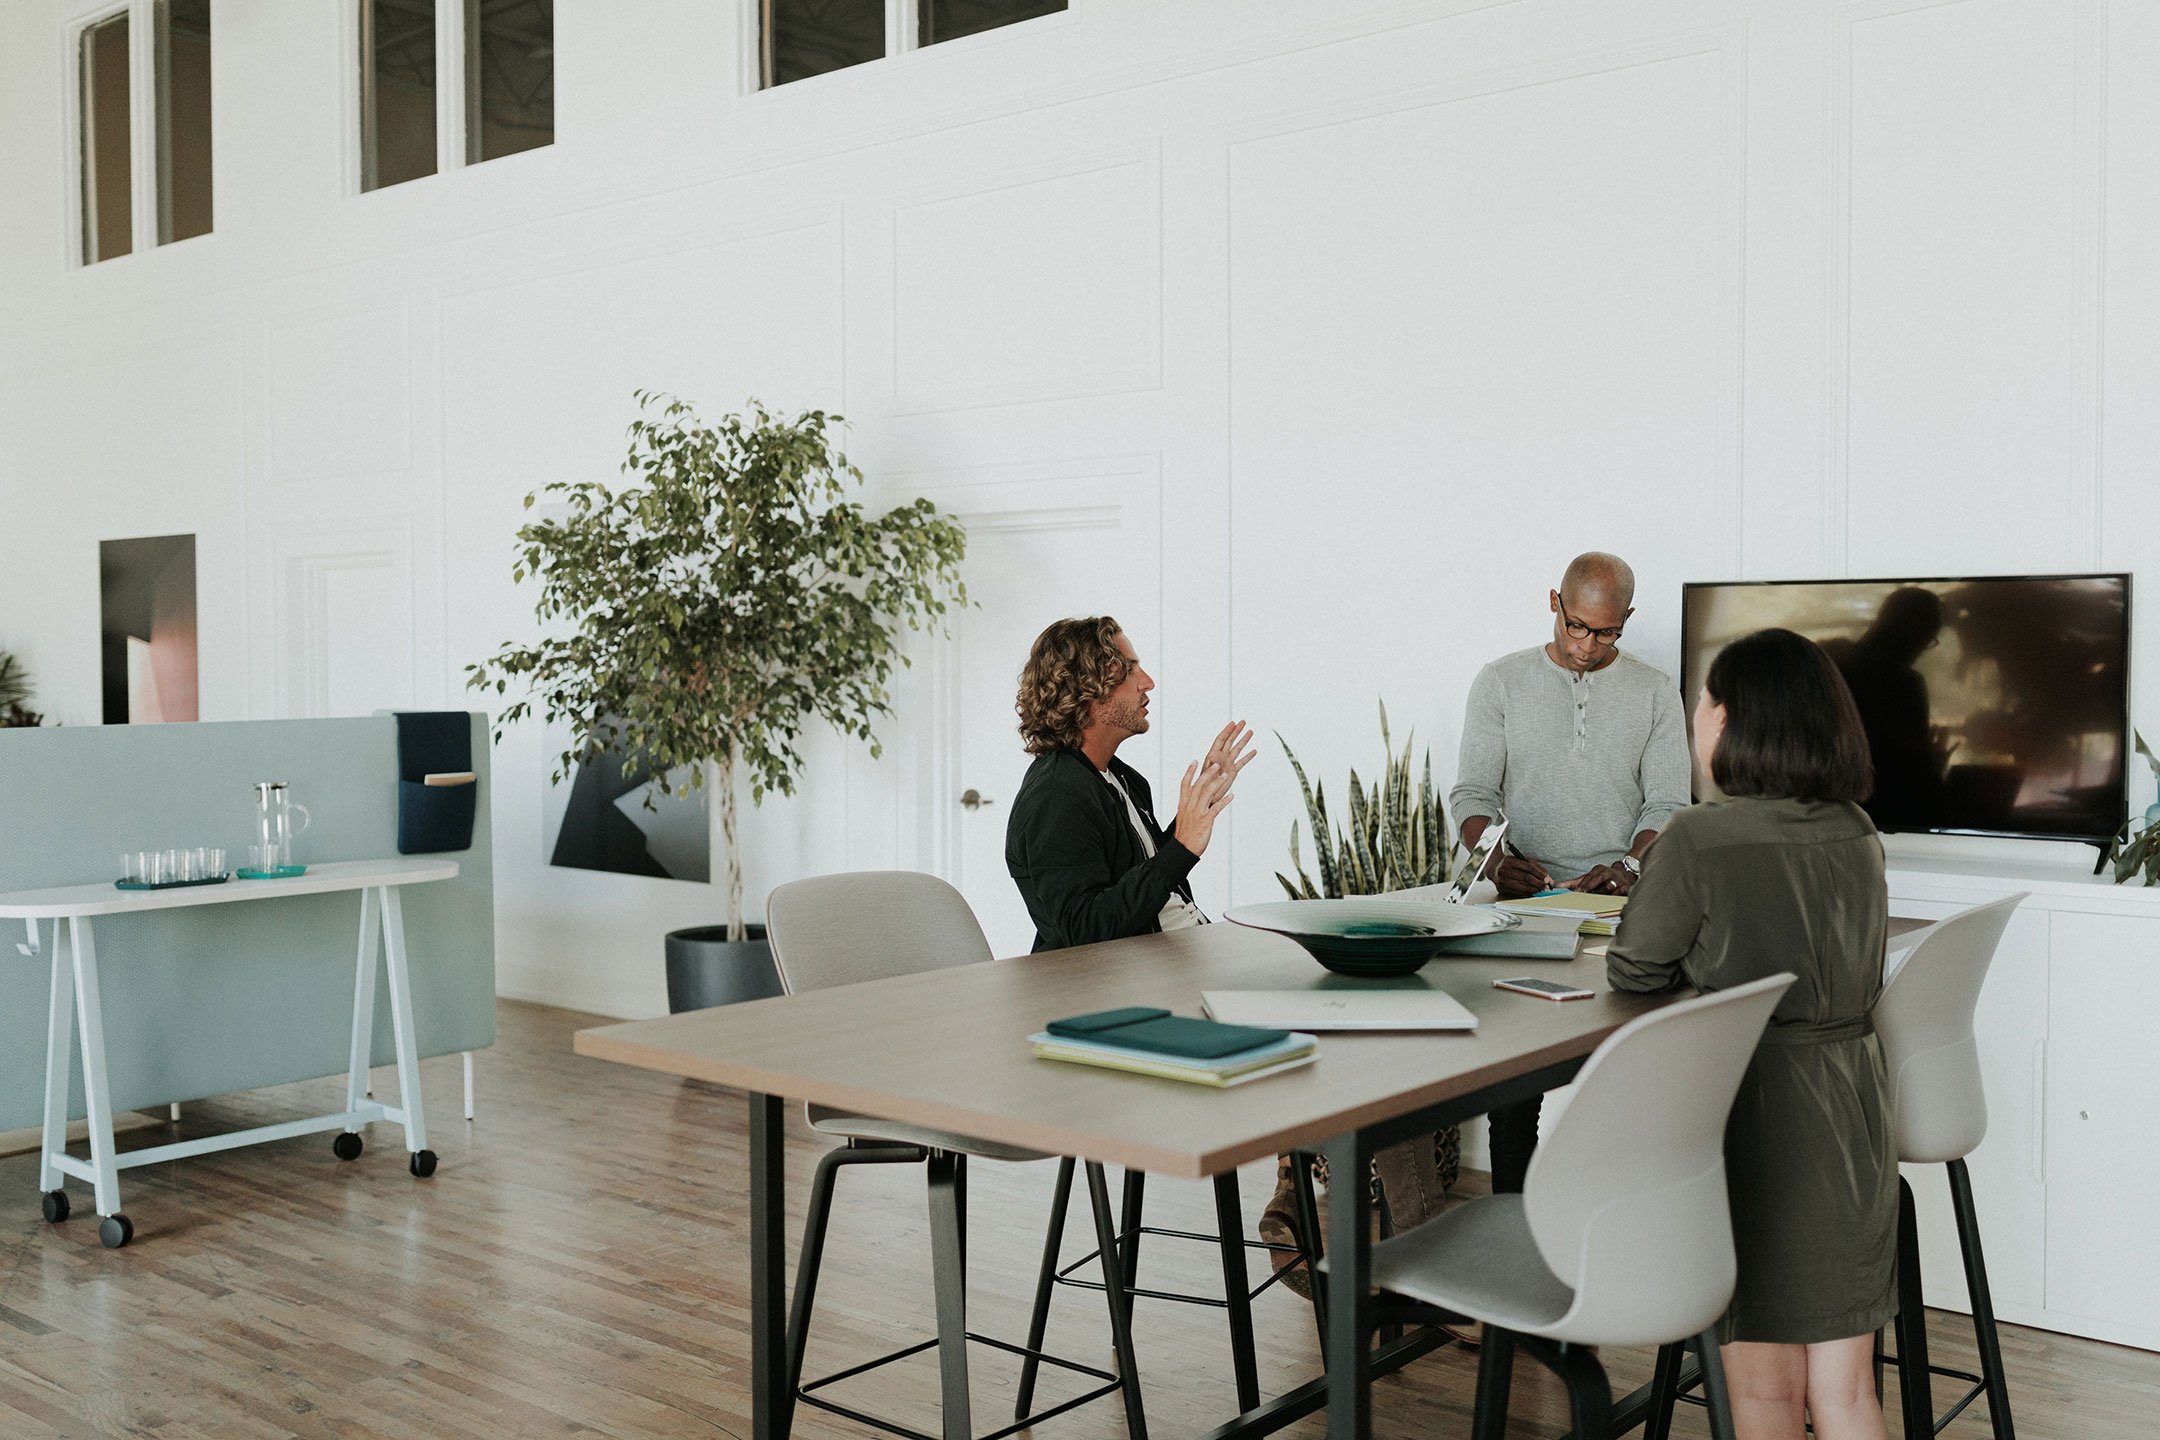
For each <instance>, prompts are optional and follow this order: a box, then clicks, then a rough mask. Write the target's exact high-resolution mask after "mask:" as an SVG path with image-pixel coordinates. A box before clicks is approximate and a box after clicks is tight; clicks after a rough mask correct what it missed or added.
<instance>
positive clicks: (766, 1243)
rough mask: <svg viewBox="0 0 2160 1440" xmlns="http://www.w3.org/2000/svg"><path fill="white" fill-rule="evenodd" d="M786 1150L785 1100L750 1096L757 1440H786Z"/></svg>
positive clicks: (789, 1399)
mask: <svg viewBox="0 0 2160 1440" xmlns="http://www.w3.org/2000/svg"><path fill="white" fill-rule="evenodd" d="M786 1270H787V1150H786V1139H785V1136H784V1135H783V1133H782V1130H781V1123H780V1097H779V1096H777V1095H760V1094H757V1093H756V1092H754V1091H753V1092H752V1093H751V1095H750V1416H751V1420H750V1424H751V1430H750V1433H751V1436H752V1440H786V1437H787V1433H788V1429H789V1426H790V1423H791V1422H792V1420H793V1419H794V1413H793V1412H794V1409H795V1407H794V1404H793V1400H794V1396H793V1395H792V1394H791V1393H790V1391H789V1388H788V1382H787V1332H786V1329H785V1327H786V1325H787V1280H786Z"/></svg>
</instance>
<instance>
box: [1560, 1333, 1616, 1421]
mask: <svg viewBox="0 0 2160 1440" xmlns="http://www.w3.org/2000/svg"><path fill="white" fill-rule="evenodd" d="M1553 1348H1554V1354H1553V1357H1552V1360H1553V1365H1552V1368H1553V1371H1554V1373H1555V1374H1557V1375H1558V1376H1559V1377H1560V1380H1561V1383H1563V1384H1565V1385H1566V1386H1567V1392H1568V1410H1569V1412H1570V1414H1571V1415H1572V1417H1573V1420H1574V1427H1575V1428H1574V1440H1613V1414H1612V1382H1610V1381H1609V1380H1607V1379H1606V1378H1605V1367H1604V1366H1603V1365H1601V1364H1600V1363H1598V1358H1597V1355H1596V1353H1595V1352H1594V1351H1592V1350H1591V1349H1590V1348H1589V1347H1588V1346H1586V1345H1558V1346H1555V1347H1553Z"/></svg>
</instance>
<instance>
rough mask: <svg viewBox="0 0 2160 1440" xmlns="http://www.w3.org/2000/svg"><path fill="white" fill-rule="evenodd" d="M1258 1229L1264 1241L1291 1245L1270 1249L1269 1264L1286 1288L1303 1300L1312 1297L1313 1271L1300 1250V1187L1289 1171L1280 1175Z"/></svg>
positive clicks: (1256, 1227)
mask: <svg viewBox="0 0 2160 1440" xmlns="http://www.w3.org/2000/svg"><path fill="white" fill-rule="evenodd" d="M1254 1228H1255V1230H1256V1232H1257V1233H1258V1234H1259V1236H1260V1239H1261V1241H1262V1242H1263V1243H1265V1244H1268V1245H1280V1246H1285V1247H1288V1248H1285V1249H1280V1250H1270V1251H1268V1263H1269V1264H1271V1265H1273V1266H1274V1267H1275V1273H1276V1274H1277V1275H1280V1276H1282V1285H1283V1288H1284V1289H1285V1290H1288V1291H1289V1292H1290V1293H1291V1294H1293V1295H1296V1296H1297V1297H1298V1298H1299V1299H1301V1300H1310V1299H1312V1272H1311V1271H1310V1270H1308V1269H1307V1268H1306V1266H1305V1261H1304V1256H1303V1255H1301V1254H1300V1253H1299V1251H1300V1250H1302V1249H1303V1248H1304V1247H1303V1246H1301V1245H1300V1244H1299V1243H1298V1229H1297V1190H1296V1188H1295V1182H1294V1181H1293V1180H1292V1179H1291V1177H1290V1175H1289V1173H1288V1172H1287V1171H1285V1172H1283V1173H1281V1174H1279V1175H1277V1176H1276V1179H1275V1193H1274V1195H1272V1196H1271V1197H1269V1199H1268V1203H1267V1208H1266V1209H1265V1210H1262V1211H1261V1212H1260V1223H1259V1224H1258V1225H1257V1226H1255V1227H1254Z"/></svg>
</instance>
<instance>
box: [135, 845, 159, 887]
mask: <svg viewBox="0 0 2160 1440" xmlns="http://www.w3.org/2000/svg"><path fill="white" fill-rule="evenodd" d="M135 875H136V878H137V879H139V880H141V881H142V882H143V884H145V885H162V884H164V883H165V852H164V851H162V850H143V851H139V852H138V853H137V854H136V856H135Z"/></svg>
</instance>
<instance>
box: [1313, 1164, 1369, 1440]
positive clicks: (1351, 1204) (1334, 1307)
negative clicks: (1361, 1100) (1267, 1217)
mask: <svg viewBox="0 0 2160 1440" xmlns="http://www.w3.org/2000/svg"><path fill="white" fill-rule="evenodd" d="M1321 1153H1322V1154H1324V1155H1326V1156H1327V1162H1328V1177H1329V1180H1330V1181H1331V1183H1330V1185H1329V1186H1328V1220H1327V1262H1328V1263H1327V1274H1326V1276H1325V1277H1324V1283H1325V1285H1326V1286H1327V1344H1326V1346H1325V1347H1324V1349H1325V1358H1326V1364H1327V1383H1328V1410H1327V1414H1328V1437H1329V1440H1367V1437H1368V1436H1370V1435H1371V1434H1372V1351H1371V1350H1370V1349H1369V1348H1368V1346H1369V1343H1370V1341H1371V1339H1372V1319H1373V1304H1372V1230H1371V1225H1372V1190H1371V1187H1370V1186H1369V1185H1368V1184H1367V1183H1366V1178H1365V1172H1366V1169H1367V1167H1368V1166H1369V1165H1370V1164H1371V1162H1372V1147H1371V1145H1370V1144H1369V1143H1368V1142H1367V1140H1366V1138H1365V1135H1364V1133H1363V1132H1362V1131H1353V1132H1351V1133H1350V1134H1348V1135H1338V1136H1336V1137H1335V1138H1334V1139H1332V1140H1330V1141H1328V1142H1327V1144H1326V1145H1325V1146H1324V1147H1322V1150H1321Z"/></svg>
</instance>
